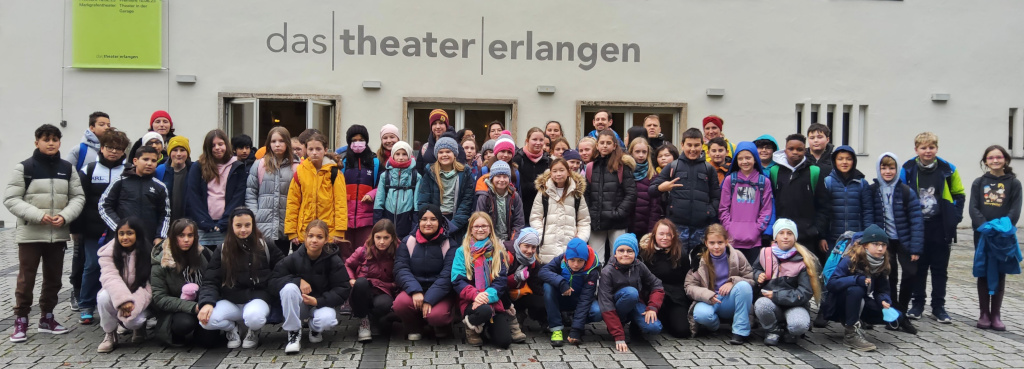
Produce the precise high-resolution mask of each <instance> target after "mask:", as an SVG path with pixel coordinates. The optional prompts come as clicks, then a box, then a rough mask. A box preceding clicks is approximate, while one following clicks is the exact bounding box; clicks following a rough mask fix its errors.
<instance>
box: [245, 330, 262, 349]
mask: <svg viewBox="0 0 1024 369" xmlns="http://www.w3.org/2000/svg"><path fill="white" fill-rule="evenodd" d="M259 345H260V331H259V329H250V330H249V331H248V332H246V333H245V339H244V340H242V348H244V349H251V348H254V347H256V346H259Z"/></svg>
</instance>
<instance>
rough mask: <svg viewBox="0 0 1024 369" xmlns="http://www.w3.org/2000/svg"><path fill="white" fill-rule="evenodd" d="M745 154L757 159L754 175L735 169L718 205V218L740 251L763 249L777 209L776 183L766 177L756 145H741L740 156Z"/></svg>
mask: <svg viewBox="0 0 1024 369" xmlns="http://www.w3.org/2000/svg"><path fill="white" fill-rule="evenodd" d="M744 151H746V152H749V153H751V154H753V155H754V158H755V159H754V168H753V170H752V171H751V173H750V175H744V174H743V172H742V171H741V170H740V168H739V165H733V166H731V167H730V168H729V173H728V174H727V175H726V176H725V180H723V181H722V190H721V198H720V201H719V204H718V218H719V220H721V221H722V226H724V227H725V229H726V230H728V231H729V235H730V236H732V240H733V243H732V246H733V247H735V248H737V249H749V248H753V247H759V246H761V235H763V234H764V232H765V230H767V229H768V228H770V226H771V223H770V221H771V217H772V211H773V210H774V209H775V197H774V196H773V193H772V190H771V188H772V181H771V179H770V178H768V176H765V175H764V174H762V168H761V161H760V160H758V159H757V147H756V146H754V144H753V143H752V142H747V141H744V142H740V145H739V148H737V149H736V156H739V154H740V153H741V152H744ZM735 162H736V158H735V156H734V157H733V163H735ZM733 177H735V180H734V179H733Z"/></svg>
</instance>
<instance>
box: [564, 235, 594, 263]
mask: <svg viewBox="0 0 1024 369" xmlns="http://www.w3.org/2000/svg"><path fill="white" fill-rule="evenodd" d="M565 258H566V259H583V260H587V259H589V258H590V246H587V241H584V240H581V239H579V238H578V237H577V238H573V239H571V240H569V246H567V247H566V248H565Z"/></svg>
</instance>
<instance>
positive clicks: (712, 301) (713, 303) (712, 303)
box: [711, 295, 722, 305]
mask: <svg viewBox="0 0 1024 369" xmlns="http://www.w3.org/2000/svg"><path fill="white" fill-rule="evenodd" d="M721 303H722V300H719V299H718V295H714V296H711V305H715V304H721Z"/></svg>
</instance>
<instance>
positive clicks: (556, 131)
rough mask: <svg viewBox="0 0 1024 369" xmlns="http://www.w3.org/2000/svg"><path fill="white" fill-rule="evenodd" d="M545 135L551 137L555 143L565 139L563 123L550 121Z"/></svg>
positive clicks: (545, 129)
mask: <svg viewBox="0 0 1024 369" xmlns="http://www.w3.org/2000/svg"><path fill="white" fill-rule="evenodd" d="M544 135H545V136H548V137H551V139H552V140H554V141H558V139H559V138H564V137H563V136H562V123H559V122H558V121H556V120H552V121H549V122H548V124H545V125H544ZM554 141H552V144H554Z"/></svg>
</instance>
